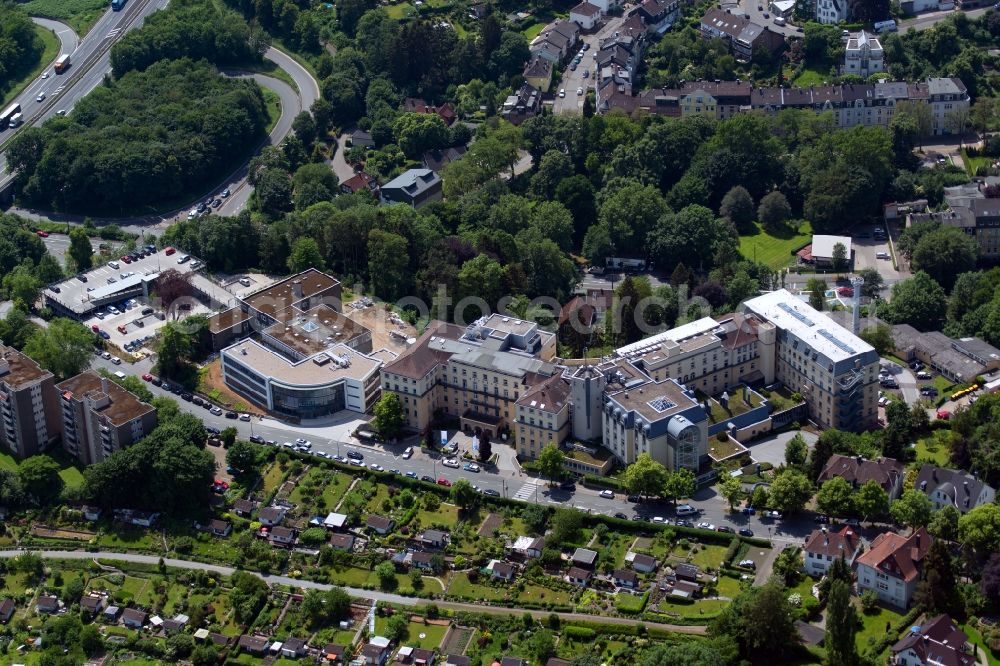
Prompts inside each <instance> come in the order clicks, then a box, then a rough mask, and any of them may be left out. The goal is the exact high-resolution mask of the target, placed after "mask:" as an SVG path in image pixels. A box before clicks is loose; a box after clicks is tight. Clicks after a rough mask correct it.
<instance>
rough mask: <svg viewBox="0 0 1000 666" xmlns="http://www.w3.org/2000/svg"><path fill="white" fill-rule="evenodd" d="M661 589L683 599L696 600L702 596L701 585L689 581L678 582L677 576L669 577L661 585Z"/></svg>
mask: <svg viewBox="0 0 1000 666" xmlns="http://www.w3.org/2000/svg"><path fill="white" fill-rule="evenodd" d="M660 589H661V590H662V591H664V592H667V593H668V594H670V595H671V596H675V597H680V598H681V599H694V598H696V597H698V596H700V595H701V584H699V583H692V582H691V581H688V580H678V579H677V576H676V575H675V576H668V577H667V578H666V579H665V580H664V581H663V583H661V584H660Z"/></svg>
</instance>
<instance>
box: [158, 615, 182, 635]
mask: <svg viewBox="0 0 1000 666" xmlns="http://www.w3.org/2000/svg"><path fill="white" fill-rule="evenodd" d="M185 617H186V616H185ZM185 624H187V622H186V620H181V619H179V618H177V617H172V618H169V619H166V620H164V621H163V623H162V624H161V625H160V628H161V629H163V633H164V634H166V635H168V636H169V635H170V634H176V633H177V632H179V631H181V630H182V629H184V625H185Z"/></svg>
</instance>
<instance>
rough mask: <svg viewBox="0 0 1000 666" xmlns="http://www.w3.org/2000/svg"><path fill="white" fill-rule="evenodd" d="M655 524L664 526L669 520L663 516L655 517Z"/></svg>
mask: <svg viewBox="0 0 1000 666" xmlns="http://www.w3.org/2000/svg"><path fill="white" fill-rule="evenodd" d="M653 522H654V523H657V524H659V525H662V524H664V523H666V522H667V519H666V518H664V517H663V516H653Z"/></svg>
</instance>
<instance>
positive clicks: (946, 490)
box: [914, 463, 997, 513]
mask: <svg viewBox="0 0 1000 666" xmlns="http://www.w3.org/2000/svg"><path fill="white" fill-rule="evenodd" d="M914 487H915V488H916V489H917V490H919V491H920V492H922V493H924V494H925V495H927V497H929V498H930V500H931V504H933V505H934V509H935V510H936V511H937V510H940V509H943V508H944V507H946V506H953V507H955V508H956V509H958V510H959V511H960V512H962V513H967V512H969V511H971V510H972V509H975V508H976V507H977V506H982V505H984V504H992V503H993V501H994V500H995V499H996V495H997V491H996V490H995V489H994V488H993V487H991V486H989V485H987V484H986V483H984V482H983V481H981V480H980V479H978V478H976V477H975V476H973V475H972V474H969V473H968V472H963V471H960V470H954V469H946V468H943V467H937V466H936V465H931V464H930V463H925V464H924V465H923V466H921V468H920V472H919V473H918V474H917V479H916V481H915V482H914Z"/></svg>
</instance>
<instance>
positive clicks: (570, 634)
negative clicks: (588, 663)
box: [563, 625, 597, 641]
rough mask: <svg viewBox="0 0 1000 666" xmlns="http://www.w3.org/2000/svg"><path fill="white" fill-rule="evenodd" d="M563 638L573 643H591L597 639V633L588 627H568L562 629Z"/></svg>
mask: <svg viewBox="0 0 1000 666" xmlns="http://www.w3.org/2000/svg"><path fill="white" fill-rule="evenodd" d="M563 636H565V637H566V638H570V639H572V640H574V641H592V640H594V639H595V638H597V632H596V631H594V630H593V629H590V628H588V627H577V626H575V625H569V626H567V627H566V628H565V629H563Z"/></svg>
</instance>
